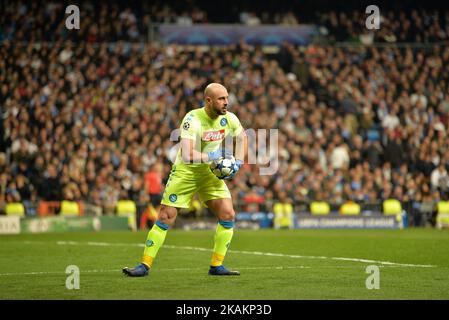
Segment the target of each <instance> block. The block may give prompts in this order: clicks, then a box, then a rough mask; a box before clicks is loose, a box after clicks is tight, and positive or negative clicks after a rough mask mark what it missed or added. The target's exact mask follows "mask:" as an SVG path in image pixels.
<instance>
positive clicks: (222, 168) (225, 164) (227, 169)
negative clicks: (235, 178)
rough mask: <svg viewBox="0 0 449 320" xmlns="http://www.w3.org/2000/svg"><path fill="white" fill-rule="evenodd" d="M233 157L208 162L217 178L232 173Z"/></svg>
mask: <svg viewBox="0 0 449 320" xmlns="http://www.w3.org/2000/svg"><path fill="white" fill-rule="evenodd" d="M234 165H235V158H234V157H233V156H232V157H231V158H220V159H218V160H215V161H212V162H211V163H210V169H211V170H212V172H213V174H214V175H216V176H217V177H218V178H221V179H222V178H225V177H227V176H230V175H231V174H233V173H234Z"/></svg>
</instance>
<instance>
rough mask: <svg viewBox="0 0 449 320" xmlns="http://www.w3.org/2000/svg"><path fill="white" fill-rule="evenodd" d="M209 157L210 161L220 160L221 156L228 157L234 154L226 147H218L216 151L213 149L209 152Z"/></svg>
mask: <svg viewBox="0 0 449 320" xmlns="http://www.w3.org/2000/svg"><path fill="white" fill-rule="evenodd" d="M207 156H208V157H209V161H214V160H218V159H220V158H228V157H231V156H232V152H230V151H227V150H226V149H217V150H215V151H211V152H208V153H207Z"/></svg>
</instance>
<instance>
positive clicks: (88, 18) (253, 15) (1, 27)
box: [0, 0, 449, 44]
mask: <svg viewBox="0 0 449 320" xmlns="http://www.w3.org/2000/svg"><path fill="white" fill-rule="evenodd" d="M70 4H71V3H69V2H64V1H56V2H55V1H42V2H35V1H27V0H19V1H14V2H12V3H8V5H5V6H4V10H2V11H3V13H2V15H1V16H0V41H2V40H5V39H7V40H15V41H57V40H71V41H74V42H80V41H87V42H89V43H95V42H97V43H98V42H103V41H108V42H113V41H119V40H124V41H132V42H138V41H145V40H146V39H147V38H148V34H149V33H151V32H152V30H151V28H152V27H151V25H155V24H163V23H171V24H178V25H192V24H202V23H238V24H245V25H250V26H255V25H263V24H277V25H297V24H299V23H309V24H315V25H317V27H318V28H319V30H320V32H321V34H322V35H325V38H326V39H327V40H328V41H330V42H333V41H347V42H363V43H365V44H369V43H372V42H373V41H374V42H380V43H381V42H388V43H400V42H421V43H428V42H441V41H447V40H449V10H448V9H447V8H444V7H442V6H441V5H440V4H439V3H438V4H437V5H436V6H435V8H434V9H432V7H429V8H423V9H420V8H419V7H416V6H415V7H412V8H409V7H408V6H407V4H405V3H404V4H403V5H402V6H399V7H398V6H396V7H391V4H388V2H387V3H382V4H379V6H380V8H379V9H380V13H381V20H380V23H381V25H382V28H380V29H379V30H376V31H375V32H369V31H368V30H367V29H366V26H365V21H366V18H367V16H368V14H367V13H365V7H363V6H361V4H360V3H356V4H354V3H347V4H346V5H345V6H344V7H338V9H335V8H333V7H332V6H329V5H328V6H326V7H325V8H323V7H322V6H319V4H315V5H312V4H307V3H304V2H303V1H300V0H293V1H289V2H288V3H279V1H275V0H263V5H260V6H257V7H255V6H254V5H253V4H251V2H249V1H235V2H232V1H231V2H229V3H228V2H226V3H223V4H221V3H211V2H208V1H194V0H191V1H186V2H170V1H151V2H128V1H114V2H110V3H108V2H100V1H99V2H93V1H81V2H80V4H79V8H80V17H81V18H80V21H81V23H82V25H83V26H87V27H83V28H81V29H80V30H78V32H76V33H75V32H69V31H68V30H67V29H66V28H65V19H66V18H67V16H68V15H67V14H66V12H65V9H66V7H67V6H68V5H70ZM317 6H318V7H317Z"/></svg>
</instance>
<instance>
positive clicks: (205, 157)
mask: <svg viewBox="0 0 449 320" xmlns="http://www.w3.org/2000/svg"><path fill="white" fill-rule="evenodd" d="M228 155H232V153H230V152H229V154H228V152H226V150H224V149H217V150H215V151H211V152H208V153H203V152H201V151H198V150H196V148H195V140H193V139H188V138H181V157H182V161H183V162H184V163H206V162H209V161H213V160H217V159H219V158H221V157H225V156H228Z"/></svg>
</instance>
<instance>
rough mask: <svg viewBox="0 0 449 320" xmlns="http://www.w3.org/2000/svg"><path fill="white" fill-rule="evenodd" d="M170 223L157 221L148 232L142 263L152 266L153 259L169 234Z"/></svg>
mask: <svg viewBox="0 0 449 320" xmlns="http://www.w3.org/2000/svg"><path fill="white" fill-rule="evenodd" d="M167 230H168V225H166V224H164V223H161V222H159V220H158V221H156V223H155V224H154V225H153V227H152V228H151V230H150V231H149V232H148V236H147V241H146V242H145V249H144V250H143V257H142V263H144V264H146V265H147V266H148V267H150V268H151V266H152V265H153V260H154V258H155V257H156V255H157V252H158V251H159V248H160V247H161V246H162V244H163V243H164V240H165V236H166V235H167Z"/></svg>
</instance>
